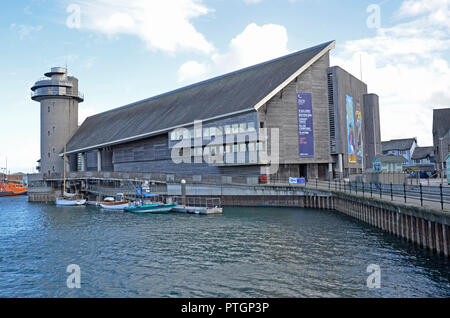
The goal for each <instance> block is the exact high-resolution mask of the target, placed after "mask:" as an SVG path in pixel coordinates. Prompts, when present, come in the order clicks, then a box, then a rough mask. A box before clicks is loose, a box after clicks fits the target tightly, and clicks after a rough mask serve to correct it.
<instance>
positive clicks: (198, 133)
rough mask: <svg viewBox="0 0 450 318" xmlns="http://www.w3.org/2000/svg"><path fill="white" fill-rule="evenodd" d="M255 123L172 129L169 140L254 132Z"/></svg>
mask: <svg viewBox="0 0 450 318" xmlns="http://www.w3.org/2000/svg"><path fill="white" fill-rule="evenodd" d="M255 131H256V129H255V123H254V122H248V123H240V124H233V125H225V126H217V127H208V128H203V129H202V128H196V129H195V130H194V128H191V129H189V130H187V129H186V130H185V131H184V132H182V131H173V132H171V133H170V140H171V141H174V140H181V139H188V138H202V137H206V138H211V137H215V136H217V135H218V134H221V135H224V134H225V135H228V134H238V133H247V132H255Z"/></svg>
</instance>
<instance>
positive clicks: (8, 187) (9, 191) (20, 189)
mask: <svg viewBox="0 0 450 318" xmlns="http://www.w3.org/2000/svg"><path fill="white" fill-rule="evenodd" d="M26 194H27V188H26V187H25V186H22V185H20V184H15V183H3V182H1V183H0V197H12V196H18V195H26Z"/></svg>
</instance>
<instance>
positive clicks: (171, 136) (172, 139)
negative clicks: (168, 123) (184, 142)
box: [170, 131, 176, 141]
mask: <svg viewBox="0 0 450 318" xmlns="http://www.w3.org/2000/svg"><path fill="white" fill-rule="evenodd" d="M170 140H171V141H174V140H176V134H175V132H174V131H172V132H171V133H170Z"/></svg>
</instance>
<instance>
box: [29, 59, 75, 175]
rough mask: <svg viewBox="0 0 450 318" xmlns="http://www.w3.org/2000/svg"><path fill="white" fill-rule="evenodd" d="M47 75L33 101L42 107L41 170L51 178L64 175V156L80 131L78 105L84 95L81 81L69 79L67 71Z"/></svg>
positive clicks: (36, 88)
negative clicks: (71, 140) (65, 147)
mask: <svg viewBox="0 0 450 318" xmlns="http://www.w3.org/2000/svg"><path fill="white" fill-rule="evenodd" d="M44 75H45V77H43V78H40V79H39V80H37V81H36V83H35V84H34V85H33V87H31V91H32V92H31V99H32V100H34V101H37V102H39V103H40V105H41V166H40V170H41V172H42V173H44V174H47V175H50V174H52V173H63V172H64V160H63V158H62V157H61V156H60V154H61V153H63V151H64V145H65V144H66V143H67V142H68V141H69V139H70V138H71V137H72V136H73V134H74V133H75V132H76V131H77V129H78V104H79V103H81V102H83V101H84V96H83V94H82V93H80V92H79V91H78V79H77V78H75V77H73V76H68V75H67V69H66V68H63V67H53V68H52V69H51V71H50V72H47V73H45V74H44ZM73 160H76V158H73ZM69 164H73V163H69Z"/></svg>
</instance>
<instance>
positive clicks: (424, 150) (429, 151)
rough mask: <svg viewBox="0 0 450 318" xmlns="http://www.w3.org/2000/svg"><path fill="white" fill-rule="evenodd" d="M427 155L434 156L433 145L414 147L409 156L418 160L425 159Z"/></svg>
mask: <svg viewBox="0 0 450 318" xmlns="http://www.w3.org/2000/svg"><path fill="white" fill-rule="evenodd" d="M427 156H429V157H430V158H431V157H434V148H433V147H416V149H414V153H413V155H412V157H411V159H412V160H420V159H425V158H427Z"/></svg>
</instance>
